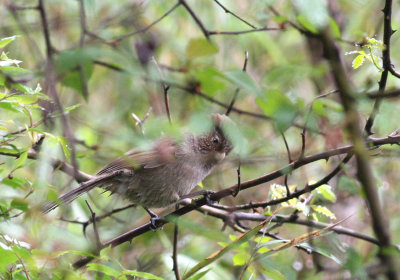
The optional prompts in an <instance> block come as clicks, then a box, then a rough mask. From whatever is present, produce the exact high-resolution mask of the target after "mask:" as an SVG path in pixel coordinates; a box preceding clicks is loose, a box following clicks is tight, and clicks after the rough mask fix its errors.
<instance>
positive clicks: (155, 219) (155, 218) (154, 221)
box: [150, 215, 162, 232]
mask: <svg viewBox="0 0 400 280" xmlns="http://www.w3.org/2000/svg"><path fill="white" fill-rule="evenodd" d="M160 221H161V219H160V218H159V217H158V216H157V215H156V216H152V217H151V218H150V229H151V231H153V232H156V231H157V230H158V229H161V230H162V226H158V223H159V222H160Z"/></svg>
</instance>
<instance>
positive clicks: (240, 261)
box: [232, 253, 250, 266]
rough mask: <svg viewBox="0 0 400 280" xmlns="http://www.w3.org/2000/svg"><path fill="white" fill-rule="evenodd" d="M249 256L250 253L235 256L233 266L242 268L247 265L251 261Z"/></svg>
mask: <svg viewBox="0 0 400 280" xmlns="http://www.w3.org/2000/svg"><path fill="white" fill-rule="evenodd" d="M249 257H250V256H249V254H248V253H238V254H236V255H234V256H233V258H232V261H233V265H237V266H241V265H245V264H246V263H247V261H248V259H249Z"/></svg>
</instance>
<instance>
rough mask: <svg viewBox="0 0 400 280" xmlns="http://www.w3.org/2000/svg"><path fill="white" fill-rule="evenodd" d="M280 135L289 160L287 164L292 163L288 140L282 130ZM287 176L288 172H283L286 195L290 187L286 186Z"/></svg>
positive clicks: (288, 193)
mask: <svg viewBox="0 0 400 280" xmlns="http://www.w3.org/2000/svg"><path fill="white" fill-rule="evenodd" d="M281 135H282V138H283V142H284V143H285V148H286V151H287V155H288V161H289V164H290V163H292V156H291V153H290V148H289V144H288V142H287V140H286V137H285V134H284V133H283V132H281ZM288 176H289V172H288V173H286V174H285V187H286V195H287V196H288V195H290V189H289V186H288Z"/></svg>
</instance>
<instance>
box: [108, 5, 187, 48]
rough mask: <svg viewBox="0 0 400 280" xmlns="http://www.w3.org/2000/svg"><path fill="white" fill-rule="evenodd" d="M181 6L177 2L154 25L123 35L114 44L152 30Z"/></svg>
mask: <svg viewBox="0 0 400 280" xmlns="http://www.w3.org/2000/svg"><path fill="white" fill-rule="evenodd" d="M180 5H181V3H180V2H177V3H176V4H175V5H174V6H172V8H171V9H169V10H168V11H167V12H166V13H165V14H163V15H162V16H161V17H160V18H158V19H157V20H155V21H154V22H153V23H151V24H149V25H148V26H146V27H145V28H142V29H140V30H137V31H134V32H131V33H128V34H125V35H122V36H119V37H118V38H115V39H114V40H113V43H117V42H119V41H122V40H124V39H125V38H128V37H131V36H135V35H137V34H140V33H144V32H146V31H147V30H149V29H150V28H152V27H153V26H154V25H156V24H157V23H159V22H160V21H161V20H163V19H164V18H165V17H166V16H168V15H169V14H170V13H172V12H173V11H174V10H175V9H176V8H178V7H179V6H180Z"/></svg>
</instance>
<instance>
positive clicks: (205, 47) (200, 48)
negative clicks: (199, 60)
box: [186, 38, 219, 59]
mask: <svg viewBox="0 0 400 280" xmlns="http://www.w3.org/2000/svg"><path fill="white" fill-rule="evenodd" d="M218 51H219V50H218V47H217V45H215V44H213V43H211V42H210V41H209V40H207V39H204V38H197V39H192V40H190V42H189V44H188V46H187V48H186V56H187V57H188V58H189V59H191V58H196V57H202V56H208V55H212V54H215V53H217V52H218Z"/></svg>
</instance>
